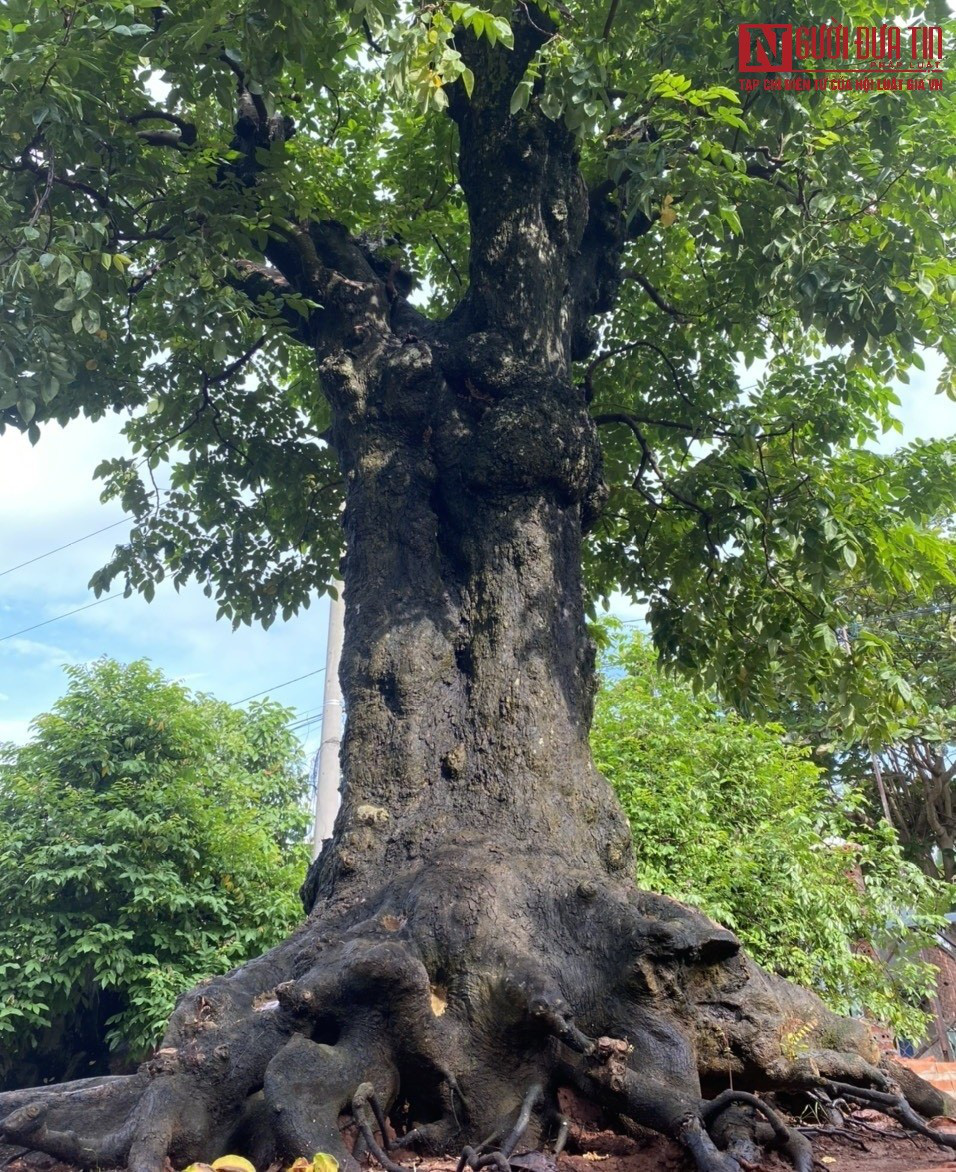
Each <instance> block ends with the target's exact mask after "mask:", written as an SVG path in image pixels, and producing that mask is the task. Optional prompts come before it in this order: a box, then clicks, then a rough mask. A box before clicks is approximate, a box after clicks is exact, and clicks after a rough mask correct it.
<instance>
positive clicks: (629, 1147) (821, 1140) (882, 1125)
mask: <svg viewBox="0 0 956 1172" xmlns="http://www.w3.org/2000/svg"><path fill="white" fill-rule="evenodd" d="M854 1119H855V1120H856V1121H858V1123H859V1124H865V1126H866V1127H867V1128H872V1130H868V1131H865V1133H863V1134H858V1133H856V1132H855V1131H854V1133H853V1134H852V1136H838V1135H833V1136H830V1135H814V1136H812V1137H811V1138H812V1141H813V1152H814V1158H815V1167H816V1169H817V1172H823V1170H824V1169H825V1170H826V1172H954V1170H956V1158H954V1159H948V1158H947V1152H946V1151H945V1150H944V1149H942V1148H940V1147H939V1146H938V1145H937V1144H934V1143H933V1142H932V1140H929V1139H927V1138H925V1137H924V1136H920V1135H913V1134H912V1133H910V1132H907V1131H905V1130H904V1129H903V1128H902V1127H900V1126H899V1125H898V1124H896V1123H895V1122H893V1121H892V1120H890V1119H887V1118H886V1117H885V1116H881V1115H879V1114H877V1113H876V1112H873V1111H860V1112H858V1113H857V1114H856V1115H855V1116H854ZM933 1126H934V1127H937V1128H939V1129H940V1130H954V1131H956V1121H953V1120H947V1119H937V1120H934V1121H933ZM21 1153H22V1149H21V1148H14V1147H10V1146H5V1145H2V1144H0V1169H2V1170H3V1172H81V1169H80V1168H79V1166H78V1165H75V1164H66V1163H63V1162H62V1161H60V1160H56V1159H55V1158H54V1157H52V1156H46V1155H42V1154H40V1153H38V1152H32V1153H30V1154H29V1155H27V1156H24V1155H22V1154H21ZM456 1164H457V1160H456V1159H454V1158H453V1157H442V1158H436V1157H426V1158H424V1159H420V1158H417V1157H416V1158H415V1159H414V1160H413V1159H412V1158H410V1157H406V1165H407V1166H409V1167H413V1168H414V1170H415V1172H455V1167H456ZM368 1167H369V1168H370V1169H372V1170H373V1172H378V1165H375V1164H372V1165H368ZM512 1167H513V1168H514V1169H516V1172H693V1168H694V1163H693V1160H692V1159H691V1158H690V1157H689V1156H688V1155H687V1153H686V1152H684V1151H683V1150H682V1149H681V1148H680V1147H679V1146H678V1145H677V1144H676V1143H674V1142H673V1141H672V1140H670V1139H668V1138H667V1137H666V1136H662V1135H659V1134H658V1133H657V1132H653V1131H646V1130H643V1129H636V1130H635V1134H634V1135H621V1134H619V1133H617V1132H614V1131H604V1130H595V1129H592V1128H590V1127H585V1126H580V1125H578V1126H575V1127H574V1128H572V1131H571V1135H570V1138H569V1142H568V1150H567V1151H566V1152H565V1153H563V1154H562V1155H561V1156H559V1157H558V1159H557V1161H555V1160H554V1158H553V1157H552V1156H550V1155H549V1154H546V1153H525V1154H521V1155H517V1156H515V1157H514V1160H513V1164H512ZM103 1172H124V1170H122V1169H115V1170H109V1169H104V1170H103ZM260 1172H267V1170H265V1169H262V1170H260ZM749 1172H793V1167H792V1165H791V1164H790V1163H789V1162H788V1161H786V1160H784V1159H783V1158H781V1157H780V1156H778V1155H776V1154H774V1153H768V1154H766V1155H765V1156H764V1157H763V1159H762V1160H761V1162H760V1163H759V1164H755V1165H752V1166H751V1168H750V1170H749Z"/></svg>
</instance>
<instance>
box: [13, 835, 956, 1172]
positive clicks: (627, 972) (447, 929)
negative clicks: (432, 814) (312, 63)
mask: <svg viewBox="0 0 956 1172" xmlns="http://www.w3.org/2000/svg"><path fill="white" fill-rule="evenodd" d="M542 877H545V878H542ZM795 1038H796V1039H798V1041H799V1044H796V1043H795V1042H794V1039H795ZM731 1078H732V1081H733V1085H734V1086H745V1087H747V1088H748V1091H747V1092H742V1091H731V1090H728V1089H727V1087H728V1081H729V1080H730V1079H731ZM562 1087H569V1088H573V1089H574V1090H575V1091H576V1092H577V1093H578V1094H583V1095H584V1096H585V1097H586V1098H587V1099H589V1100H590V1101H591V1102H593V1103H595V1104H597V1105H598V1107H599V1108H600V1109H601V1110H603V1111H604V1112H605V1113H606V1114H607V1115H608V1116H609V1117H610V1118H612V1119H614V1118H619V1117H625V1118H626V1119H629V1120H632V1121H633V1122H635V1123H637V1124H639V1125H641V1126H645V1127H650V1128H653V1129H655V1130H657V1131H660V1132H663V1133H665V1134H667V1135H669V1136H671V1137H673V1138H674V1139H676V1140H678V1141H679V1142H680V1143H681V1144H682V1145H683V1146H684V1148H685V1149H686V1150H687V1152H688V1153H689V1154H690V1155H691V1156H692V1157H693V1159H694V1161H695V1162H696V1165H697V1167H698V1169H699V1170H700V1172H740V1168H741V1164H740V1162H739V1161H740V1160H744V1161H745V1162H746V1161H749V1160H752V1158H753V1155H754V1153H755V1152H757V1151H758V1150H759V1146H760V1145H767V1144H769V1145H770V1146H776V1147H778V1148H780V1149H781V1150H783V1151H784V1152H785V1153H786V1154H787V1155H788V1156H789V1158H790V1160H791V1162H792V1163H793V1165H794V1167H795V1168H796V1169H797V1170H798V1172H809V1169H810V1168H811V1164H812V1157H811V1153H810V1147H809V1143H808V1141H807V1140H806V1139H805V1137H804V1136H802V1135H800V1134H799V1133H798V1132H797V1131H795V1130H793V1129H791V1128H789V1127H787V1126H786V1124H784V1123H783V1121H782V1120H781V1119H780V1117H779V1116H778V1115H777V1113H776V1112H774V1111H773V1110H772V1109H771V1108H769V1107H768V1106H767V1105H766V1104H765V1103H764V1102H763V1101H762V1100H761V1099H760V1098H758V1097H756V1095H755V1094H753V1093H750V1090H754V1091H760V1090H769V1089H799V1090H810V1089H812V1088H825V1089H828V1090H830V1091H831V1092H832V1093H835V1094H839V1095H840V1096H841V1097H844V1098H846V1099H850V1100H853V1101H858V1102H866V1103H867V1104H869V1105H874V1106H878V1107H879V1108H880V1109H881V1110H885V1111H887V1112H889V1113H892V1114H895V1115H896V1117H897V1118H899V1119H900V1120H901V1121H902V1122H903V1123H904V1124H905V1125H906V1126H907V1127H911V1128H913V1129H915V1130H917V1131H919V1132H920V1133H921V1134H924V1135H929V1136H931V1137H932V1138H933V1139H936V1140H937V1142H939V1143H942V1144H945V1145H946V1146H950V1147H954V1146H956V1140H953V1139H951V1138H950V1137H948V1136H943V1135H941V1134H940V1133H938V1132H935V1131H934V1130H933V1129H932V1128H930V1127H929V1126H928V1125H927V1124H926V1123H924V1122H923V1120H922V1119H921V1118H920V1117H919V1116H918V1115H917V1114H916V1110H915V1109H914V1108H917V1109H918V1110H920V1111H922V1112H923V1113H924V1114H927V1115H932V1114H939V1113H942V1112H943V1111H944V1110H946V1109H947V1107H948V1106H949V1104H948V1103H947V1102H946V1100H945V1097H944V1096H942V1095H940V1094H939V1093H938V1092H935V1091H933V1090H932V1088H929V1087H928V1086H927V1085H926V1084H924V1083H922V1082H920V1081H919V1080H917V1081H916V1082H915V1083H914V1082H912V1081H911V1082H910V1083H908V1085H907V1088H906V1090H905V1093H904V1091H901V1090H900V1089H899V1087H898V1085H897V1083H896V1081H895V1078H894V1071H893V1070H892V1069H881V1068H880V1067H879V1066H878V1054H877V1051H876V1047H875V1045H874V1043H873V1042H872V1040H871V1039H870V1037H869V1034H868V1031H867V1030H866V1028H865V1026H863V1025H862V1023H859V1022H854V1021H850V1020H846V1019H842V1018H839V1017H837V1016H835V1015H834V1014H832V1013H830V1012H829V1011H828V1010H826V1009H825V1008H824V1006H823V1005H822V1004H821V1003H820V1002H819V1000H818V999H817V998H815V997H813V996H812V995H811V994H809V993H807V992H806V991H805V990H802V989H798V988H796V987H795V986H792V985H789V984H788V983H787V982H784V981H781V980H779V979H777V978H774V977H771V976H769V975H768V974H766V973H764V972H762V971H761V970H760V969H758V968H757V967H756V966H755V965H753V963H752V962H751V961H749V960H748V959H747V958H746V957H745V956H743V954H741V953H740V951H739V948H738V944H737V941H736V939H735V938H734V937H733V936H732V935H731V934H730V933H729V932H727V931H725V930H724V929H722V928H720V927H718V926H717V925H715V924H713V923H711V922H710V921H709V920H707V919H706V918H705V917H704V916H702V915H700V914H699V913H697V912H695V911H693V910H691V909H689V908H686V907H684V906H682V905H680V904H678V903H676V902H674V901H672V900H667V899H663V898H661V897H658V896H652V895H648V894H645V893H640V892H637V891H634V890H633V889H631V888H629V887H627V886H625V885H613V884H610V883H609V884H608V885H607V886H605V887H602V888H596V886H595V885H594V884H593V883H592V882H590V880H588V878H587V876H585V875H583V874H575V873H573V872H571V873H569V872H568V871H567V870H566V868H563V867H562V865H561V861H560V860H557V859H548V858H546V857H545V856H543V855H542V854H541V853H540V852H538V853H536V854H535V855H534V856H533V857H527V858H517V859H516V858H514V857H509V856H507V855H506V854H505V853H504V852H502V851H497V850H496V849H495V848H494V847H484V848H470V849H467V850H465V849H457V850H455V851H454V852H449V854H448V855H447V856H445V857H443V858H440V859H439V860H437V862H436V860H434V859H433V860H432V862H431V865H430V867H429V868H428V869H427V870H426V869H425V868H420V869H413V870H409V871H408V872H407V873H405V874H404V875H402V876H400V877H399V878H398V879H396V880H394V881H393V882H391V883H390V884H388V885H387V886H386V887H385V888H383V889H382V891H380V892H379V893H378V895H377V896H376V898H375V899H372V900H365V901H363V902H362V903H361V904H360V905H356V906H354V907H352V908H350V909H347V910H346V911H344V912H340V913H339V914H338V915H337V916H336V917H335V918H333V917H331V916H328V915H327V916H322V915H316V916H314V917H313V919H312V920H311V921H310V922H309V923H308V924H307V925H306V926H305V927H304V928H303V929H301V930H300V931H299V932H297V933H296V934H295V936H293V937H292V938H291V939H290V940H289V941H287V942H286V944H284V945H282V946H281V947H280V948H279V949H276V950H275V951H274V952H273V953H272V954H269V955H268V956H266V957H263V958H260V959H259V960H258V961H255V962H253V964H251V965H248V966H246V967H245V968H243V969H239V970H236V971H235V972H234V973H231V974H229V975H228V976H226V977H223V978H221V979H218V980H215V981H211V982H209V983H207V984H206V985H204V986H201V987H199V988H197V989H195V990H193V991H192V992H191V993H189V994H187V995H186V996H185V997H184V998H182V999H181V1001H180V1003H179V1005H178V1006H177V1009H176V1012H175V1013H174V1015H173V1018H172V1020H171V1022H170V1025H169V1028H168V1031H167V1034H166V1037H165V1038H164V1040H163V1044H162V1045H161V1047H160V1048H159V1049H158V1050H157V1052H156V1054H155V1055H154V1057H153V1058H152V1059H151V1060H150V1061H149V1062H147V1063H146V1064H145V1065H144V1066H143V1067H142V1068H141V1070H140V1071H139V1072H138V1073H137V1074H135V1075H133V1076H131V1077H129V1078H112V1079H92V1080H88V1081H83V1082H79V1083H71V1084H67V1085H65V1086H63V1087H57V1088H40V1089H37V1090H35V1091H15V1092H10V1093H8V1094H4V1095H0V1132H2V1134H3V1136H4V1137H5V1138H6V1139H7V1140H8V1141H9V1142H12V1143H16V1144H20V1145H24V1146H27V1147H30V1148H34V1149H39V1150H42V1151H46V1152H50V1153H51V1154H53V1155H55V1156H58V1157H60V1158H61V1159H64V1160H67V1161H70V1162H73V1163H77V1164H81V1165H85V1166H94V1165H117V1164H123V1163H125V1164H127V1165H128V1167H129V1168H130V1169H131V1172H162V1169H163V1168H164V1164H165V1161H166V1159H167V1158H168V1159H170V1160H171V1161H172V1163H173V1164H174V1165H176V1166H182V1165H184V1164H186V1163H189V1162H191V1161H194V1160H198V1159H202V1160H211V1159H212V1158H213V1157H215V1156H216V1155H219V1154H222V1153H224V1152H227V1151H231V1152H238V1153H241V1154H244V1155H246V1156H248V1157H249V1158H250V1159H251V1160H253V1162H254V1163H256V1164H257V1166H260V1167H264V1166H266V1165H267V1164H268V1163H270V1162H271V1161H273V1160H276V1159H278V1160H281V1161H288V1160H291V1159H293V1158H295V1157H297V1156H301V1155H306V1156H311V1155H312V1154H313V1153H314V1152H317V1151H325V1152H330V1153H331V1154H332V1155H334V1156H336V1157H337V1158H338V1159H339V1161H340V1162H341V1163H342V1164H343V1166H345V1167H354V1166H355V1163H354V1156H353V1154H352V1152H351V1151H350V1150H349V1144H347V1143H346V1142H345V1141H344V1139H343V1127H346V1128H347V1127H348V1121H349V1120H351V1121H352V1122H353V1123H354V1126H355V1129H356V1130H357V1133H358V1135H359V1136H360V1137H361V1141H360V1142H361V1144H362V1145H363V1147H364V1151H365V1152H367V1153H368V1155H369V1156H370V1157H371V1158H372V1159H374V1160H375V1161H376V1162H377V1163H378V1164H380V1165H381V1166H382V1168H384V1169H385V1170H386V1172H406V1169H405V1167H404V1166H403V1165H402V1164H401V1163H399V1162H398V1161H397V1160H395V1159H394V1158H393V1156H392V1154H391V1153H392V1152H394V1151H395V1150H396V1149H403V1148H408V1147H410V1146H412V1145H415V1146H417V1147H419V1148H422V1149H425V1150H429V1151H433V1152H446V1153H447V1152H451V1151H458V1152H460V1153H461V1158H460V1161H459V1165H458V1168H459V1172H465V1169H473V1170H474V1172H478V1170H480V1169H482V1168H491V1167H493V1168H495V1169H496V1172H508V1169H509V1166H510V1164H509V1162H510V1159H511V1157H513V1156H514V1153H515V1152H516V1150H517V1148H518V1145H519V1144H522V1145H525V1146H527V1147H529V1148H534V1147H536V1146H539V1145H541V1144H542V1143H543V1142H548V1141H549V1140H550V1141H552V1142H553V1144H554V1148H555V1150H558V1151H559V1150H560V1149H561V1148H562V1147H563V1145H564V1142H565V1139H566V1136H567V1128H568V1124H567V1120H566V1119H564V1118H563V1116H562V1115H561V1114H560V1110H559V1106H558V1092H559V1091H560V1089H561V1088H562ZM343 1121H344V1122H343ZM390 1124H392V1125H395V1126H396V1127H399V1128H401V1129H402V1130H403V1131H404V1132H405V1134H404V1135H403V1137H402V1138H400V1139H396V1138H395V1136H394V1132H393V1131H392V1129H391V1127H390ZM482 1137H484V1138H482ZM476 1141H478V1142H476Z"/></svg>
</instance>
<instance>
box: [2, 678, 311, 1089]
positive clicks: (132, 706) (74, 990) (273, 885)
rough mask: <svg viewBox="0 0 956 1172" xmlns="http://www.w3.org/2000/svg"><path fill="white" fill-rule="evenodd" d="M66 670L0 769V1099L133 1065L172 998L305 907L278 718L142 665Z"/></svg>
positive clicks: (270, 938)
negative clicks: (55, 693)
mask: <svg viewBox="0 0 956 1172" xmlns="http://www.w3.org/2000/svg"><path fill="white" fill-rule="evenodd" d="M66 672H67V676H68V679H69V687H68V688H67V691H66V693H65V695H64V696H63V697H62V698H61V699H60V700H59V701H58V702H57V703H56V704H55V705H54V707H53V710H52V711H51V712H48V713H45V714H44V715H42V716H39V717H37V719H36V721H35V722H34V736H33V739H32V740H31V741H30V742H28V743H27V744H25V745H23V746H20V747H14V746H12V745H8V746H6V747H5V748H4V750H3V755H2V758H0V824H2V826H3V828H4V829H3V837H2V841H0V904H2V906H3V909H4V911H3V917H2V922H0V1055H2V1057H0V1084H2V1083H3V1082H4V1081H7V1080H10V1081H12V1080H13V1079H16V1080H18V1082H19V1083H20V1085H33V1084H34V1083H35V1082H39V1081H43V1080H45V1079H49V1078H53V1077H55V1078H63V1077H70V1076H72V1077H80V1076H82V1075H84V1074H87V1073H99V1072H102V1071H103V1070H105V1064H106V1062H107V1060H108V1058H109V1052H110V1051H115V1050H117V1049H119V1051H120V1057H121V1059H122V1060H124V1061H127V1062H129V1061H135V1060H136V1059H137V1058H139V1057H140V1056H142V1055H143V1054H144V1053H146V1052H148V1051H149V1049H150V1048H151V1047H152V1046H153V1045H155V1043H156V1041H157V1039H158V1038H159V1037H160V1036H161V1033H162V1029H163V1026H164V1025H165V1022H166V1019H167V1018H168V1016H169V1013H170V1011H171V1010H172V1007H173V1003H174V1001H175V999H176V997H177V996H178V995H179V994H180V993H182V992H183V991H184V990H185V989H187V988H190V987H191V986H192V985H194V984H195V983H196V982H197V981H199V980H201V979H203V978H204V977H208V976H210V975H212V974H215V973H219V972H224V971H225V970H227V969H229V968H232V967H234V966H235V965H237V964H239V963H240V962H241V961H244V960H246V959H248V958H249V957H250V956H254V955H258V954H259V953H260V952H262V950H263V948H268V947H269V946H271V945H272V944H273V943H278V941H279V940H281V939H282V938H283V937H284V935H285V934H286V932H287V930H288V929H289V928H291V927H292V925H293V924H295V922H296V921H297V920H298V919H299V917H300V915H301V910H302V909H301V904H300V903H299V900H298V887H299V884H300V883H301V881H302V876H303V874H304V870H305V865H306V863H307V861H308V852H307V848H306V846H305V845H303V841H302V840H303V834H304V830H305V825H306V822H307V816H306V813H305V811H304V806H303V798H304V790H305V776H304V773H303V770H302V763H301V757H300V753H301V750H300V747H299V745H298V742H297V741H296V738H295V735H294V734H293V733H290V732H289V730H288V717H289V713H288V712H287V711H286V710H285V709H283V708H281V707H279V706H278V705H276V704H273V703H271V702H265V703H258V704H254V705H252V706H250V708H249V709H248V711H242V710H240V709H237V708H233V707H231V706H230V705H228V704H225V703H223V702H221V701H218V700H214V699H213V698H212V697H210V696H203V695H198V696H194V695H191V694H190V693H189V692H188V691H187V690H186V689H185V688H183V687H182V686H181V685H179V684H174V683H170V682H169V681H167V680H165V679H164V678H163V676H162V675H161V674H160V673H159V672H158V671H155V670H154V669H153V668H151V667H149V666H148V665H147V664H146V663H145V662H143V661H138V662H136V663H131V664H129V665H126V666H123V665H121V664H119V663H116V662H115V661H113V660H110V659H102V660H99V661H97V662H96V663H94V664H92V665H90V666H86V667H68V668H67V669H66Z"/></svg>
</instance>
